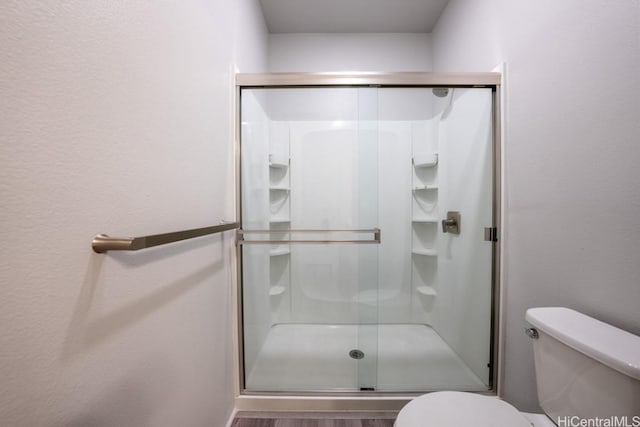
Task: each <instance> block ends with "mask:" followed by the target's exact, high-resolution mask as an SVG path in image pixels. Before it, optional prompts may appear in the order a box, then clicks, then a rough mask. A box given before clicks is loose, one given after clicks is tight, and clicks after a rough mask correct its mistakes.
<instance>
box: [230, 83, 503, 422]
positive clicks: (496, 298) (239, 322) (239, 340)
mask: <svg viewBox="0 0 640 427" xmlns="http://www.w3.org/2000/svg"><path fill="white" fill-rule="evenodd" d="M501 81H502V76H501V74H500V73H496V72H482V73H417V72H398V73H378V72H371V73H266V74H236V76H235V85H236V87H235V108H236V116H235V117H236V126H235V146H234V148H235V181H236V185H235V198H236V216H237V221H238V222H239V223H240V224H241V223H242V218H241V213H242V202H241V197H240V194H241V184H242V182H241V169H240V166H241V165H240V160H241V154H242V141H241V123H240V114H241V91H242V89H250V88H306V87H380V88H385V87H407V88H433V87H447V88H457V87H459V88H490V89H492V95H493V96H492V98H493V99H492V100H493V102H492V114H493V117H492V126H493V132H492V135H493V141H492V161H493V174H492V175H493V176H492V211H493V212H492V225H491V228H492V229H493V234H492V236H493V238H492V242H491V244H492V251H491V253H492V265H491V289H492V295H491V301H492V304H491V329H490V349H491V354H490V358H491V359H490V363H489V371H490V372H489V390H488V392H486V393H484V394H490V395H496V394H499V388H500V381H499V380H500V375H499V374H500V371H501V369H500V366H501V361H500V359H499V355H500V345H499V337H500V336H501V332H500V328H499V326H500V322H499V320H500V319H499V316H500V271H501V263H500V261H501V240H500V238H499V236H501V234H502V233H501V231H502V230H501V213H502V197H501V194H502V193H501V191H502V185H501V182H502V150H501V143H502V142H501V132H500V128H501V122H500V117H501V114H500V109H501V105H500V99H501V96H500V95H501ZM238 238H241V232H240V233H238ZM235 287H236V288H235V293H234V295H235V296H236V298H235V311H236V316H235V321H236V331H237V337H236V343H235V344H236V345H237V352H236V354H235V356H236V363H238V366H237V367H236V374H237V375H238V378H237V381H236V396H237V397H248V398H250V397H251V396H256V397H258V396H260V399H264V397H268V396H272V397H274V398H278V399H281V397H283V396H291V395H293V394H294V393H291V392H281V391H273V392H251V391H247V390H246V389H245V384H244V379H245V372H244V363H243V360H244V349H243V345H244V343H243V336H244V331H243V313H242V303H243V297H242V248H241V245H236V281H235ZM419 394H421V393H410V392H375V391H374V392H363V391H360V392H343V391H334V392H296V393H295V396H297V397H302V396H308V397H310V398H312V399H313V398H318V397H326V398H328V399H331V398H332V397H340V398H344V397H349V396H353V397H354V404H355V406H357V407H360V406H361V405H360V404H359V403H357V402H359V401H358V400H356V399H355V398H356V397H360V398H361V397H367V396H369V397H371V396H376V397H384V396H388V397H390V398H392V399H395V398H397V397H399V396H400V397H405V396H406V397H407V398H411V397H414V396H416V395H419ZM281 402H285V401H284V400H281ZM292 402H295V403H292V404H293V405H294V406H296V407H298V406H299V402H298V401H297V400H295V401H292ZM374 402H375V401H374ZM394 402H397V403H391V404H390V405H391V407H394V406H396V405H398V409H399V408H400V407H402V405H403V404H404V403H402V402H405V403H406V401H403V400H394ZM265 404H266V406H264V405H265ZM374 404H375V403H374ZM315 405H316V404H314V403H312V404H311V407H315ZM330 405H331V404H330ZM249 406H251V405H249ZM258 406H264V407H265V408H270V407H271V406H270V404H269V403H268V402H267V401H262V402H261V403H259V404H258ZM362 406H363V408H364V409H377V408H376V407H375V406H372V407H369V406H368V405H367V404H364V405H362ZM275 407H276V408H281V407H282V406H280V405H279V404H276V405H275ZM319 407H322V404H319ZM240 409H242V408H240ZM282 409H283V410H284V409H285V408H282Z"/></svg>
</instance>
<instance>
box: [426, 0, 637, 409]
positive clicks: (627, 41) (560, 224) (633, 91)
mask: <svg viewBox="0 0 640 427" xmlns="http://www.w3.org/2000/svg"><path fill="white" fill-rule="evenodd" d="M433 52H434V69H435V70H437V71H489V70H491V69H493V67H494V66H496V64H498V63H499V62H501V61H506V65H507V70H508V72H507V86H506V90H507V94H506V96H507V105H506V116H507V121H506V141H505V165H504V168H505V182H506V187H505V189H504V191H505V203H506V205H505V209H506V212H505V221H506V223H505V230H504V233H503V239H504V246H505V253H504V257H503V266H504V270H505V283H504V291H505V298H506V299H505V302H506V304H505V305H504V307H503V310H504V313H505V316H506V317H505V334H506V342H505V351H506V353H505V360H504V363H505V383H504V389H503V392H504V393H503V394H504V397H505V398H506V399H507V400H508V401H510V402H511V403H514V404H515V405H516V406H517V407H518V408H520V409H523V410H535V409H538V407H537V397H536V390H535V380H534V370H533V369H534V367H533V354H532V349H531V342H530V340H529V339H528V338H527V337H526V336H525V335H524V334H523V332H522V329H523V327H524V326H525V321H524V314H525V311H526V309H527V308H529V307H535V306H567V307H571V308H573V309H576V310H579V311H582V312H584V313H586V314H588V315H591V316H594V317H597V318H599V319H601V320H603V321H606V322H609V323H611V324H613V325H616V326H618V327H621V328H624V329H627V330H629V331H631V332H634V333H636V334H640V310H638V305H639V304H640V282H639V281H638V278H640V262H639V261H640V257H639V255H638V254H639V252H640V244H639V242H640V223H639V222H638V218H639V217H640V186H638V180H639V179H640V174H639V173H638V164H637V163H638V159H639V158H640V148H639V147H640V146H639V145H638V139H639V137H640V122H639V121H638V118H639V117H640V102H639V99H640V74H639V73H638V70H640V3H639V2H638V1H635V0H620V1H615V2H603V1H597V0H588V1H585V0H571V1H564V2H554V1H551V0H544V1H538V2H513V1H509V0H491V1H486V0H482V1H481V0H452V1H451V2H450V3H449V5H448V6H447V8H446V9H445V12H444V14H443V16H442V17H441V18H440V21H439V22H438V25H437V27H436V30H435V31H434V33H433Z"/></svg>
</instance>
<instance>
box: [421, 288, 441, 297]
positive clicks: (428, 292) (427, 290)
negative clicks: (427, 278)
mask: <svg viewBox="0 0 640 427" xmlns="http://www.w3.org/2000/svg"><path fill="white" fill-rule="evenodd" d="M416 291H418V293H419V294H421V295H424V296H427V297H435V296H436V295H438V292H436V290H435V289H433V287H431V286H418V287H417V288H416Z"/></svg>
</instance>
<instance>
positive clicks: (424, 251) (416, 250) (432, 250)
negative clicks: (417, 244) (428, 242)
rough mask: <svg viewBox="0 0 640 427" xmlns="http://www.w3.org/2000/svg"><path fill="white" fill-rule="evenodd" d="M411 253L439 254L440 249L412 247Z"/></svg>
mask: <svg viewBox="0 0 640 427" xmlns="http://www.w3.org/2000/svg"><path fill="white" fill-rule="evenodd" d="M411 253H412V254H415V255H422V256H438V251H437V250H435V249H412V250H411Z"/></svg>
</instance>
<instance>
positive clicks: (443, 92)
mask: <svg viewBox="0 0 640 427" xmlns="http://www.w3.org/2000/svg"><path fill="white" fill-rule="evenodd" d="M432 91H433V94H434V95H435V96H437V97H438V98H444V97H445V96H447V95H449V88H448V87H434V88H433V89H432Z"/></svg>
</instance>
